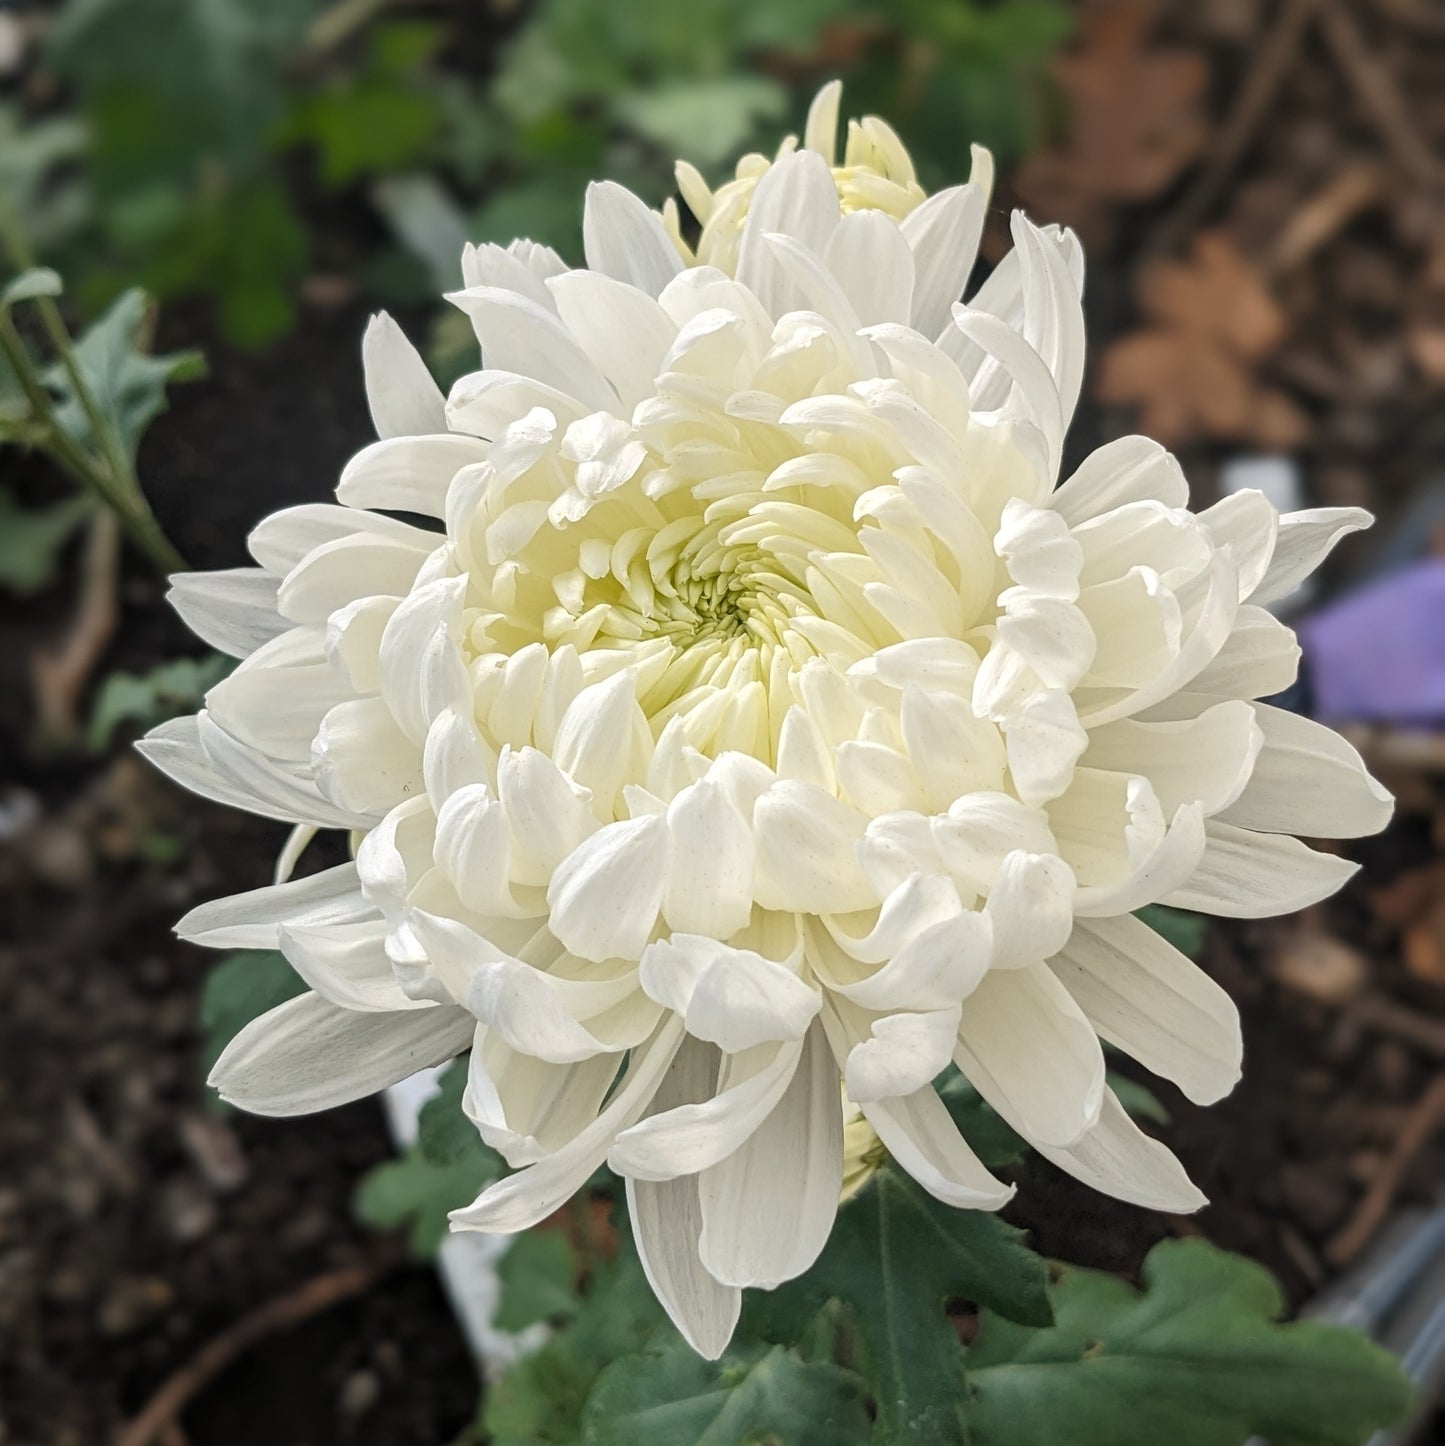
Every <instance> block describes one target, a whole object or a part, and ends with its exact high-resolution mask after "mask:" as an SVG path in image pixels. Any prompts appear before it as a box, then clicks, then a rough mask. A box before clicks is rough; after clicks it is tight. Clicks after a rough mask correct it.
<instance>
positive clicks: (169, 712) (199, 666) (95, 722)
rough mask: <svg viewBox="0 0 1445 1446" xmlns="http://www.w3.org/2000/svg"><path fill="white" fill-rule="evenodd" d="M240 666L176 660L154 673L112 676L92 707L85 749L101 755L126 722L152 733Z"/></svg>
mask: <svg viewBox="0 0 1445 1446" xmlns="http://www.w3.org/2000/svg"><path fill="white" fill-rule="evenodd" d="M235 666H236V664H235V660H234V659H233V658H227V657H223V656H222V655H221V654H220V653H211V654H210V655H209V656H207V657H204V658H175V659H173V660H172V661H171V662H169V663H162V664H161V666H160V667H158V668H152V669H151V671H150V672H149V673H139V674H137V673H111V674H110V675H109V676H108V677H107V678H106V679H105V681H104V682H103V683H102V684H101V685H100V692H99V693H98V694H97V695H96V699H95V703H94V706H93V707H92V708H91V713H90V727H89V729H88V730H87V732H86V737H85V743H86V747H87V748H89V749H90V751H91V752H92V753H99V752H101V751H102V750H103V749H105V748H106V746H107V745H108V744H109V743H110V741H111V738H112V737H113V736H114V734H115V730H116V729H117V728H118V727H120V725H121V724H122V723H133V724H136V725H139V726H140V727H142V728H152V727H154V726H155V725H156V724H157V723H164V722H165V721H166V720H167V719H168V718H175V717H177V716H178V715H179V714H181V713H188V712H191V711H192V710H193V709H195V708H198V707H199V706H200V705H201V702H202V700H203V699H204V698H205V696H206V693H207V692H208V691H209V690H210V689H211V688H213V687H215V685H216V684H217V683H219V682H220V681H221V679H222V678H224V677H225V676H226V675H227V674H228V673H229V672H230V671H231V669H232V668H234V667H235Z"/></svg>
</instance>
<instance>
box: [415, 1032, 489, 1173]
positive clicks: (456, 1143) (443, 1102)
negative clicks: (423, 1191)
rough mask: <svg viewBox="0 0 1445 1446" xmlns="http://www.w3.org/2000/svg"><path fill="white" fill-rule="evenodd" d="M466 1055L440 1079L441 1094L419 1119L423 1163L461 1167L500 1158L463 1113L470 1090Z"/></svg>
mask: <svg viewBox="0 0 1445 1446" xmlns="http://www.w3.org/2000/svg"><path fill="white" fill-rule="evenodd" d="M469 1058H470V1056H469V1055H465V1054H464V1055H462V1056H460V1057H459V1058H457V1059H454V1060H452V1061H451V1063H450V1064H448V1065H447V1066H446V1068H445V1069H443V1070H442V1071H441V1073H440V1075H439V1076H438V1078H437V1092H436V1094H434V1095H433V1096H432V1097H431V1098H430V1099H429V1100H428V1101H427V1102H426V1103H425V1104H424V1105H423V1106H422V1107H421V1113H420V1114H419V1115H418V1117H417V1144H418V1145H419V1146H420V1147H421V1153H422V1157H423V1159H425V1160H426V1161H427V1162H428V1163H430V1164H432V1165H460V1164H463V1163H465V1162H466V1161H468V1160H482V1159H487V1160H495V1159H496V1155H495V1154H494V1153H493V1152H492V1151H491V1150H489V1149H488V1148H487V1146H486V1145H484V1144H483V1143H482V1137H481V1136H480V1135H479V1134H478V1133H477V1127H476V1126H475V1125H474V1124H473V1123H472V1122H471V1121H470V1120H469V1119H468V1118H467V1117H466V1115H465V1114H464V1113H463V1112H462V1095H463V1093H464V1092H465V1090H466V1087H467V1061H468V1059H469Z"/></svg>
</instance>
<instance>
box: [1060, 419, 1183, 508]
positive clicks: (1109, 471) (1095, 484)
mask: <svg viewBox="0 0 1445 1446" xmlns="http://www.w3.org/2000/svg"><path fill="white" fill-rule="evenodd" d="M1143 501H1157V502H1163V503H1165V504H1166V505H1167V506H1169V507H1187V506H1188V505H1189V483H1188V482H1186V481H1185V480H1184V472H1183V469H1182V468H1181V467H1180V466H1179V463H1178V462H1177V461H1175V459H1174V456H1173V454H1172V453H1170V452H1168V451H1166V450H1165V449H1164V448H1163V447H1161V446H1160V445H1159V443H1158V442H1156V441H1154V440H1152V439H1151V438H1149V437H1119V438H1117V439H1116V440H1114V441H1112V442H1107V443H1105V444H1104V446H1102V447H1100V448H1098V449H1097V450H1096V451H1093V452H1091V453H1089V455H1088V456H1087V457H1086V458H1084V460H1083V461H1082V462H1081V463H1080V464H1079V466H1078V468H1077V470H1076V471H1075V472H1074V473H1073V475H1072V476H1070V477H1069V478H1068V480H1067V481H1065V482H1062V483H1060V485H1059V489H1058V491H1057V492H1055V493H1054V495H1053V496H1052V497H1051V498H1050V499H1049V506H1050V507H1052V508H1053V509H1054V511H1055V512H1057V513H1059V515H1060V516H1061V517H1063V519H1064V520H1065V521H1066V522H1067V523H1068V524H1069V525H1070V526H1071V527H1076V526H1078V524H1079V523H1081V522H1085V521H1087V520H1088V519H1089V518H1091V517H1099V516H1101V515H1102V514H1103V513H1105V512H1112V511H1113V510H1114V508H1116V507H1124V506H1126V505H1127V504H1128V503H1130V502H1143Z"/></svg>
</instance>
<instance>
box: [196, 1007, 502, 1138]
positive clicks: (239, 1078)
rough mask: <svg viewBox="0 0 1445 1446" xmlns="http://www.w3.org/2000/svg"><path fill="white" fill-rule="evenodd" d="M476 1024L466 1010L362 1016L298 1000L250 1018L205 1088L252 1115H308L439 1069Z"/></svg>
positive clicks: (459, 1049)
mask: <svg viewBox="0 0 1445 1446" xmlns="http://www.w3.org/2000/svg"><path fill="white" fill-rule="evenodd" d="M475 1024H476V1021H475V1020H474V1019H473V1018H472V1016H471V1015H470V1014H468V1013H467V1011H466V1010H465V1009H448V1008H445V1007H443V1008H439V1009H413V1010H408V1011H405V1012H399V1013H395V1014H362V1013H357V1012H356V1011H354V1010H351V1009H342V1008H339V1007H338V1006H337V1005H335V1004H332V1003H331V1002H330V1001H329V1000H326V999H323V998H322V997H321V996H320V995H319V994H314V993H313V994H302V995H298V996H297V998H295V999H288V1000H287V1001H286V1003H285V1004H281V1005H278V1006H277V1007H276V1008H275V1009H272V1010H269V1011H268V1012H267V1013H265V1014H263V1015H261V1016H260V1018H259V1019H253V1020H252V1021H251V1022H250V1024H248V1025H247V1026H246V1027H245V1028H244V1029H243V1030H242V1031H241V1032H240V1033H239V1034H238V1035H237V1036H236V1037H235V1038H234V1039H233V1040H232V1041H231V1042H230V1044H228V1045H227V1046H226V1048H225V1049H224V1050H223V1051H222V1052H221V1057H220V1058H219V1059H218V1060H217V1061H216V1063H215V1066H214V1068H212V1070H211V1074H210V1079H209V1081H208V1083H210V1084H211V1085H212V1086H213V1087H214V1088H215V1089H217V1090H219V1091H220V1094H221V1098H222V1099H224V1100H228V1101H229V1102H230V1103H231V1104H233V1105H237V1106H239V1107H240V1108H241V1109H243V1110H249V1111H250V1112H251V1113H252V1114H255V1115H307V1114H312V1113H314V1112H315V1111H316V1110H329V1109H330V1108H332V1106H333V1105H344V1104H349V1103H350V1102H351V1101H352V1100H359V1099H362V1098H364V1097H365V1096H366V1095H370V1094H375V1093H376V1092H377V1090H382V1089H385V1088H386V1087H387V1086H388V1085H394V1084H395V1083H396V1082H397V1081H398V1080H403V1079H406V1078H407V1076H408V1075H413V1074H415V1073H416V1072H417V1071H418V1070H420V1069H427V1068H429V1067H430V1066H432V1065H436V1064H442V1063H444V1062H445V1061H447V1060H449V1059H451V1058H452V1057H453V1056H454V1055H457V1054H460V1053H461V1052H462V1050H464V1049H465V1048H466V1047H467V1045H468V1043H469V1042H470V1040H471V1037H472V1032H473V1029H474V1028H475Z"/></svg>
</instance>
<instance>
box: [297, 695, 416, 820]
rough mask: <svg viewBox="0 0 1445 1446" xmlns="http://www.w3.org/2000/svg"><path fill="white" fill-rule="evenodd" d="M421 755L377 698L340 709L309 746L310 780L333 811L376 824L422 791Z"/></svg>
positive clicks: (323, 722)
mask: <svg viewBox="0 0 1445 1446" xmlns="http://www.w3.org/2000/svg"><path fill="white" fill-rule="evenodd" d="M421 762H422V760H421V750H420V749H419V748H418V747H417V746H416V744H415V743H413V742H412V741H411V739H410V738H408V737H407V736H406V734H405V733H403V732H402V731H401V729H400V728H398V727H397V726H396V722H395V720H394V719H393V718H392V716H391V711H390V710H389V709H388V708H387V706H386V704H385V703H384V702H382V700H381V699H380V698H355V699H353V700H352V701H351V702H349V703H338V704H337V705H336V707H334V708H332V709H330V710H329V711H328V712H327V714H326V716H325V717H324V718H323V719H322V720H321V724H320V726H319V727H318V728H317V730H316V737H315V739H314V740H313V741H312V744H311V774H312V777H313V778H314V779H315V780H316V786H317V788H319V789H320V790H321V792H322V793H323V794H324V795H325V796H326V797H327V799H329V800H330V801H331V803H333V804H334V805H335V806H336V807H337V808H341V809H346V810H348V811H350V812H352V813H356V814H364V815H366V816H367V817H374V818H379V817H380V816H381V815H382V814H384V813H386V812H387V811H388V810H389V809H391V808H394V807H395V806H396V805H397V804H398V803H400V802H402V800H403V799H405V798H407V797H409V796H411V795H414V794H417V793H419V792H421V790H422V787H423V780H422V767H421Z"/></svg>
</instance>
